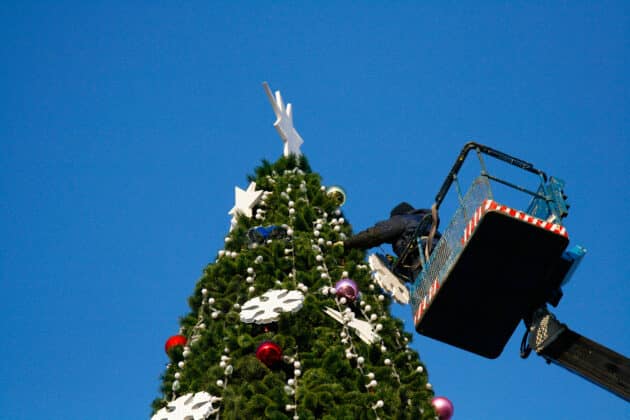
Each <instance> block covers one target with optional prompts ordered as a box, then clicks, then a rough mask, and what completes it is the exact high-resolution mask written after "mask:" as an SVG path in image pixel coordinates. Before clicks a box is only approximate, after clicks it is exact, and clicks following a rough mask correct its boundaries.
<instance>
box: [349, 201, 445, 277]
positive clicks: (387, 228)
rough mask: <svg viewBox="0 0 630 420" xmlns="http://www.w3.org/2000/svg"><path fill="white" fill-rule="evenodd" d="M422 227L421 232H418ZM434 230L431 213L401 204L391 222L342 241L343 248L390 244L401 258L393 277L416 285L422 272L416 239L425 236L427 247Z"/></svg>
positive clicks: (437, 237)
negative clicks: (431, 231) (428, 238)
mask: <svg viewBox="0 0 630 420" xmlns="http://www.w3.org/2000/svg"><path fill="white" fill-rule="evenodd" d="M425 217H426V218H427V219H426V221H425V223H423V225H422V226H420V224H421V222H422V221H423V220H425ZM419 227H420V230H418V228H419ZM431 227H432V218H431V210H429V209H415V208H414V207H413V206H411V205H410V204H409V203H406V202H402V203H400V204H398V205H397V206H396V207H394V208H393V209H392V211H391V213H390V218H389V219H387V220H383V221H381V222H378V223H376V224H375V225H374V226H372V227H369V228H367V229H365V230H363V231H361V232H359V233H357V234H356V235H353V236H351V237H350V238H347V239H346V240H344V241H343V246H344V249H353V248H358V249H364V250H365V249H369V248H372V247H375V246H378V245H382V244H384V243H388V244H391V245H392V249H393V251H394V253H395V254H396V255H397V256H398V258H399V259H401V260H400V261H399V262H398V263H397V264H396V265H395V270H394V274H396V275H397V276H398V277H401V278H402V279H403V280H405V281H410V282H413V281H414V280H415V278H416V277H417V275H418V273H420V271H421V270H422V264H421V260H420V252H419V250H418V242H417V238H418V237H425V238H424V239H423V240H422V241H421V245H422V248H424V247H425V246H426V243H427V235H429V234H430V230H431ZM436 228H437V221H436ZM440 236H441V235H440V234H439V233H438V232H437V231H436V232H435V234H434V237H433V238H432V239H433V240H432V246H431V248H433V245H435V243H437V240H438V239H439V238H440ZM408 247H409V249H408V250H407V248H408ZM431 250H432V249H431ZM405 251H406V253H405ZM390 265H391V261H390Z"/></svg>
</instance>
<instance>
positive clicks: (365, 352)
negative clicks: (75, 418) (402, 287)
mask: <svg viewBox="0 0 630 420" xmlns="http://www.w3.org/2000/svg"><path fill="white" fill-rule="evenodd" d="M265 90H266V92H267V95H268V96H269V98H270V100H271V102H272V106H273V109H274V112H275V114H276V116H277V120H276V123H275V124H274V126H275V127H276V129H277V130H278V133H279V134H280V137H281V138H282V140H283V142H284V155H283V156H282V157H281V158H280V159H279V160H278V161H277V162H275V163H273V164H271V163H269V162H265V161H263V163H262V165H261V166H259V167H258V168H257V169H256V171H255V175H253V176H250V177H249V181H250V184H249V187H248V188H247V190H240V189H238V188H237V190H236V197H235V205H234V207H233V208H232V210H231V211H230V215H231V216H232V222H231V228H230V231H229V233H228V235H227V236H226V238H225V239H226V240H225V249H222V250H220V251H219V252H218V255H217V258H216V260H215V261H214V262H212V263H210V264H209V265H208V266H207V267H206V268H205V270H204V272H203V275H202V277H201V279H199V281H198V282H197V285H196V287H195V291H194V293H193V295H192V296H191V297H190V299H189V304H190V307H191V312H190V313H189V314H188V315H187V316H185V317H184V318H182V319H181V334H182V335H183V336H184V337H186V343H185V345H183V347H181V346H180V347H177V348H176V350H177V349H179V350H180V351H172V352H169V357H170V359H171V361H170V363H169V365H168V367H167V370H166V372H165V373H164V374H163V377H162V378H163V381H162V386H161V390H162V397H161V398H158V399H156V400H155V401H154V405H153V407H154V412H155V415H154V417H153V420H175V419H184V418H194V419H198V418H203V419H205V418H216V419H218V418H222V419H243V418H270V419H385V418H396V419H418V418H433V417H434V416H435V413H434V410H433V407H432V405H431V399H432V397H433V392H432V390H431V385H430V384H429V383H428V382H427V374H426V370H425V369H424V367H423V366H422V364H421V363H420V360H419V357H418V354H417V353H416V352H415V351H413V350H412V349H411V348H410V347H409V344H410V340H411V335H410V334H408V333H406V332H404V331H403V326H402V322H401V321H400V320H397V319H395V318H393V317H392V316H391V314H390V310H389V305H390V303H391V297H390V292H391V291H387V290H383V289H382V288H381V287H380V285H379V282H378V281H377V280H376V279H375V278H374V277H373V276H372V275H371V272H370V269H369V267H368V266H367V264H366V263H365V254H364V252H362V251H360V250H351V251H347V252H344V249H343V247H339V246H336V245H335V244H336V243H339V242H340V241H343V239H345V238H346V237H347V236H348V235H350V234H351V226H350V225H349V224H348V222H347V220H346V218H345V217H344V215H343V213H342V211H341V208H340V205H341V204H343V202H344V200H345V194H342V196H343V200H340V193H339V191H343V190H341V189H339V188H336V189H332V190H331V189H329V188H326V187H325V186H323V185H321V180H320V177H319V175H318V174H316V173H313V172H312V171H311V169H310V167H309V165H308V162H307V160H306V158H305V157H304V156H303V155H302V154H301V152H300V145H301V144H302V143H303V140H302V138H301V137H300V136H299V134H298V133H297V131H296V130H295V128H294V127H293V123H292V119H291V105H290V104H289V105H287V107H286V108H285V107H284V104H283V102H282V97H281V95H280V93H279V92H276V95H275V97H274V96H272V95H271V91H270V89H269V87H268V86H267V85H266V84H265ZM381 283H383V282H381ZM194 401H198V402H199V407H200V408H203V410H199V411H198V412H195V413H194V414H186V413H190V412H191V410H193V408H192V406H191V405H190V404H192V403H193V402H194ZM193 411H194V410H193ZM186 415H189V416H192V417H185V416H186Z"/></svg>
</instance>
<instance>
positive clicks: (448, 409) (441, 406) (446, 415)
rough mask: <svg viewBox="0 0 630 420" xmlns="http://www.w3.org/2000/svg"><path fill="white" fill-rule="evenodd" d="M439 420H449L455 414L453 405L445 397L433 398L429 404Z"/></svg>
mask: <svg viewBox="0 0 630 420" xmlns="http://www.w3.org/2000/svg"><path fill="white" fill-rule="evenodd" d="M431 403H432V404H433V408H434V409H435V412H436V414H437V415H438V417H439V418H440V420H450V419H451V418H452V417H453V413H454V412H455V407H453V403H452V402H451V401H450V400H449V399H448V398H446V397H435V398H433V401H432V402H431Z"/></svg>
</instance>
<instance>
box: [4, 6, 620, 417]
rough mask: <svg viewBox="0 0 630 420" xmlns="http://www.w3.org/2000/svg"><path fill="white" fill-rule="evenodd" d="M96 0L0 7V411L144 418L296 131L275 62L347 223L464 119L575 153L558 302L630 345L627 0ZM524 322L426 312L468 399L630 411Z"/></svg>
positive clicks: (511, 142)
mask: <svg viewBox="0 0 630 420" xmlns="http://www.w3.org/2000/svg"><path fill="white" fill-rule="evenodd" d="M16 3H17V2H16ZM88 3H90V5H89V6H86V5H85V2H74V3H68V2H56V3H55V4H54V5H53V4H51V3H49V2H19V6H15V5H8V4H5V5H4V6H3V7H2V9H1V10H0V39H2V42H1V43H0V58H1V60H2V66H1V68H2V71H1V74H2V76H1V77H0V276H1V277H0V281H1V285H2V303H1V304H0V328H1V330H2V332H3V336H4V339H3V343H2V345H1V346H0V360H2V362H1V363H0V381H1V382H2V386H1V387H0V407H1V409H0V418H3V419H4V418H6V419H35V418H46V419H87V418H89V419H114V418H116V419H142V418H148V416H149V411H150V409H149V404H150V402H151V400H152V399H153V398H154V397H155V396H157V388H158V384H159V375H160V373H161V372H162V370H163V368H164V365H165V363H166V362H167V358H166V355H165V354H164V350H163V345H164V340H165V339H166V338H167V337H168V336H170V335H172V334H174V333H176V332H177V328H178V324H177V319H178V317H179V316H181V315H184V314H185V313H186V312H187V310H188V308H187V303H186V301H187V297H188V296H189V295H190V294H191V292H192V290H193V287H194V284H195V282H196V280H197V279H198V277H199V275H200V273H201V270H202V268H203V267H204V266H205V265H206V264H207V263H208V262H209V261H212V260H213V259H214V257H215V255H216V253H217V251H218V250H219V249H221V248H222V245H223V238H224V236H225V234H226V233H227V230H228V226H229V216H228V214H227V212H228V211H229V210H230V208H231V207H232V206H233V203H234V186H235V185H238V186H241V187H245V186H246V185H247V183H246V179H245V176H246V174H247V173H251V172H252V171H253V169H254V167H255V166H256V165H257V164H258V163H259V162H260V159H261V158H267V159H270V160H275V159H276V158H277V157H279V156H280V154H281V152H282V145H281V142H280V140H279V138H278V136H277V135H276V132H275V130H274V129H273V127H272V123H273V121H274V115H273V112H272V110H271V108H270V106H269V103H268V101H267V98H266V97H265V95H264V92H263V90H262V87H261V82H262V81H264V80H267V81H269V82H270V84H271V86H272V88H273V89H280V90H281V91H282V93H283V95H284V97H285V99H286V100H288V101H290V102H293V104H294V119H295V124H296V127H297V128H298V130H299V132H300V133H301V135H302V137H303V138H304V139H305V144H304V145H303V148H302V150H303V152H304V153H305V154H306V155H307V157H308V158H309V159H310V162H311V165H312V167H313V169H314V170H315V171H318V172H320V173H321V174H322V176H323V179H324V182H325V183H326V184H328V185H331V184H337V185H341V186H342V187H343V188H345V190H346V192H347V194H348V202H347V204H346V205H345V207H344V211H345V214H346V216H347V218H348V219H349V221H350V222H351V223H352V224H353V226H354V228H355V229H362V228H364V227H366V226H368V225H370V224H371V223H373V222H374V221H376V220H379V219H382V218H384V217H386V215H387V214H388V212H389V209H390V207H391V206H392V204H394V203H396V202H398V201H400V200H408V201H410V202H412V203H414V204H416V205H418V206H424V205H428V204H430V203H431V202H432V200H433V197H434V195H435V193H436V192H437V190H438V187H439V186H440V184H441V182H442V180H443V179H444V176H445V175H446V172H447V171H448V169H449V168H450V166H451V164H452V163H453V160H454V159H455V156H456V155H457V153H458V152H459V150H460V149H461V147H462V146H463V144H464V143H465V142H466V141H469V140H473V139H474V140H476V141H478V142H481V143H485V144H488V145H491V146H493V147H496V148H498V149H500V150H504V151H506V152H508V153H511V154H513V155H516V156H518V157H521V158H523V159H526V160H529V161H532V162H534V163H535V164H536V165H537V166H539V167H540V168H542V169H544V170H546V171H547V172H549V173H550V174H554V175H557V176H559V177H561V178H564V179H565V180H566V181H567V183H568V185H567V192H568V194H569V196H570V201H571V202H572V209H571V215H570V216H569V218H568V219H567V221H566V225H567V227H568V229H569V233H570V235H571V238H572V239H573V241H574V242H575V243H581V244H583V245H585V246H586V247H587V248H588V249H589V253H588V255H587V257H586V259H585V261H584V262H583V264H582V266H581V267H580V269H579V270H578V272H577V273H576V275H575V277H574V279H573V281H572V282H571V283H570V284H569V285H568V287H567V288H566V290H565V292H566V293H565V298H564V300H563V302H562V303H561V305H560V307H559V308H558V309H556V310H555V313H556V314H557V315H558V317H559V318H560V319H561V320H562V321H564V322H566V323H568V324H569V325H570V326H571V327H572V328H573V329H575V330H576V331H578V332H580V333H582V334H584V335H586V336H587V337H590V338H592V339H594V340H596V341H599V342H601V343H603V344H605V345H607V346H609V347H611V348H613V349H615V350H617V351H619V352H621V353H624V354H626V355H629V354H630V334H629V328H628V325H629V322H630V309H629V305H628V303H629V302H630V287H629V286H628V278H629V275H630V263H629V259H628V251H629V248H628V235H629V234H630V222H629V217H630V210H629V209H630V195H629V193H628V187H629V186H630V185H629V182H628V175H629V172H630V171H629V170H628V166H629V165H630V158H629V157H628V154H629V153H630V148H629V142H630V141H629V140H630V139H629V136H630V124H629V118H628V111H629V110H630V108H629V98H630V96H629V86H630V85H629V76H628V75H629V74H630V66H629V62H628V60H629V52H630V51H629V50H630V48H629V44H628V43H629V39H630V17H629V15H630V6H629V4H628V3H627V2H612V1H600V2H582V1H577V2H553V3H552V4H550V5H548V3H551V2H520V1H519V2H505V1H490V2H481V4H479V3H480V2H450V1H448V2H444V1H441V2H422V3H423V4H420V2H407V1H405V2H381V3H377V2H365V3H363V4H359V3H350V2H345V5H340V4H337V3H333V2H304V3H302V4H296V3H295V2H292V3H289V2H273V3H271V2H247V4H246V3H245V2H242V3H241V2H229V3H231V4H230V5H226V4H227V3H228V2H187V3H186V4H185V5H180V6H176V5H174V4H169V3H167V2H160V4H159V5H156V4H154V2H146V3H145V2H88ZM129 3H131V4H129ZM252 3H253V4H252ZM442 218H443V220H447V219H448V215H444V214H443V215H442ZM398 312H399V313H400V314H402V315H404V317H406V318H407V319H409V310H408V308H403V309H402V310H400V311H398ZM521 332H522V329H519V330H518V332H517V333H516V334H515V336H514V337H513V339H512V340H511V341H510V343H509V344H508V346H507V348H506V350H505V351H504V353H503V355H502V356H501V357H500V358H499V359H497V360H487V359H483V358H481V357H478V356H475V355H472V354H467V353H465V352H463V351H460V350H457V349H454V348H451V347H449V346H447V345H444V344H440V343H437V342H434V341H432V340H430V339H428V338H425V337H422V336H416V337H415V339H414V346H415V348H416V349H418V351H419V352H420V354H421V356H422V358H423V360H424V362H425V363H426V364H427V367H428V369H429V374H430V380H431V382H432V383H433V385H434V388H435V390H436V393H437V394H438V395H445V396H447V397H448V398H450V399H451V400H452V401H453V402H454V404H455V407H456V417H455V418H456V419H465V420H471V419H472V420H475V419H479V420H494V419H496V420H505V419H515V420H516V419H571V420H577V419H603V418H606V419H622V418H630V405H629V404H628V403H626V402H623V401H622V400H621V399H619V398H617V397H615V396H612V395H611V394H609V393H607V392H606V391H603V390H601V389H599V388H597V387H595V386H593V385H591V384H590V383H588V382H586V381H584V380H582V379H580V378H579V377H577V376H574V375H572V374H570V373H568V372H566V371H564V370H562V369H561V368H559V367H555V366H547V365H546V364H545V363H544V361H543V360H542V359H540V358H538V357H535V356H532V357H530V359H528V360H525V361H523V360H521V359H520V358H519V357H518V341H519V340H520V334H521Z"/></svg>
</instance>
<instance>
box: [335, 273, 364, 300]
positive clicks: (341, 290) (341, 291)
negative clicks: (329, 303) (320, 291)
mask: <svg viewBox="0 0 630 420" xmlns="http://www.w3.org/2000/svg"><path fill="white" fill-rule="evenodd" d="M335 290H336V291H337V296H338V297H344V298H346V299H347V300H348V301H350V302H354V301H355V300H357V298H358V297H359V286H357V283H356V282H355V281H354V280H352V279H348V278H344V279H341V280H339V281H338V282H337V283H335Z"/></svg>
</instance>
